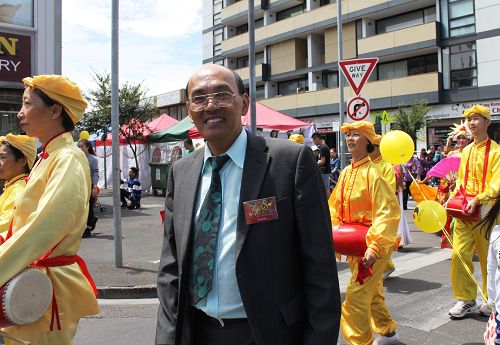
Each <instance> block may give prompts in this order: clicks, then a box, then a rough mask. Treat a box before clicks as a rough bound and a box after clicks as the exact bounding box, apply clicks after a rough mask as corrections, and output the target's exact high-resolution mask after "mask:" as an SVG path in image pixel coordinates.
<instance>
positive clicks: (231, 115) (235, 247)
mask: <svg viewBox="0 0 500 345" xmlns="http://www.w3.org/2000/svg"><path fill="white" fill-rule="evenodd" d="M186 93H187V94H186V96H187V97H186V98H187V104H186V107H187V110H188V112H189V116H190V117H191V118H192V120H193V123H194V125H195V126H196V128H197V129H198V130H199V132H200V135H201V136H203V137H204V138H205V139H206V145H205V148H204V149H201V150H198V151H195V152H193V153H192V154H190V155H188V156H186V157H184V158H182V159H181V160H179V161H178V162H175V163H174V164H173V165H172V167H171V169H170V172H169V177H168V180H167V181H168V186H167V194H166V200H165V228H164V242H163V248H162V253H161V258H160V265H159V272H158V297H159V300H160V307H159V310H158V322H157V326H156V344H177V345H179V344H184V345H221V344H237V345H247V344H256V345H261V344H268V345H271V344H272V345H304V344H314V345H331V344H336V343H337V338H338V331H339V322H340V293H339V286H338V277H337V268H336V263H335V257H334V251H333V242H332V235H331V231H330V229H331V224H330V219H329V215H328V204H327V200H326V195H325V193H324V192H323V189H324V187H323V184H322V181H321V176H320V173H319V171H318V169H317V168H316V166H315V165H316V164H315V162H314V160H313V158H312V155H311V150H310V148H309V147H308V146H306V145H298V144H295V143H292V142H290V141H289V140H279V139H273V138H263V137H260V136H254V135H252V134H250V133H247V132H246V130H245V129H244V128H243V127H242V123H241V117H242V115H244V114H246V112H247V110H248V107H249V103H250V101H249V96H248V95H247V94H246V93H245V88H244V85H243V81H242V80H241V78H240V76H238V75H237V74H236V73H235V72H233V71H231V70H230V69H228V68H226V67H223V66H219V65H215V64H207V65H204V66H202V67H201V68H200V69H198V70H197V71H196V72H195V73H194V74H193V76H192V77H191V79H190V80H189V83H188V85H187V87H186Z"/></svg>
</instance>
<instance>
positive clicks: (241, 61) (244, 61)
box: [236, 52, 264, 69]
mask: <svg viewBox="0 0 500 345" xmlns="http://www.w3.org/2000/svg"><path fill="white" fill-rule="evenodd" d="M248 61H249V59H248V55H247V56H242V57H239V58H237V59H236V68H237V69H240V68H245V67H248V63H249V62H248ZM263 63H264V52H258V53H255V65H260V64H263Z"/></svg>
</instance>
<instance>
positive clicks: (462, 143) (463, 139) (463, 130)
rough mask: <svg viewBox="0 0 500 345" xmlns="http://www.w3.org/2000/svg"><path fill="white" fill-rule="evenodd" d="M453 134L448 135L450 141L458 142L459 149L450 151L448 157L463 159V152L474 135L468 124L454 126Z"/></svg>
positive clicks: (461, 123) (452, 128)
mask: <svg viewBox="0 0 500 345" xmlns="http://www.w3.org/2000/svg"><path fill="white" fill-rule="evenodd" d="M451 130H452V131H451V132H450V134H448V137H449V139H451V140H453V141H456V142H457V144H458V147H457V148H456V149H455V150H452V151H448V153H447V154H446V157H461V155H462V151H463V150H464V149H465V147H466V146H467V145H469V144H470V142H471V140H472V134H471V132H470V129H469V127H468V126H467V124H465V123H463V122H460V124H456V123H455V124H453V127H451Z"/></svg>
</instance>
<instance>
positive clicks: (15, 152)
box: [0, 141, 31, 174]
mask: <svg viewBox="0 0 500 345" xmlns="http://www.w3.org/2000/svg"><path fill="white" fill-rule="evenodd" d="M0 144H1V145H5V147H7V148H8V149H9V150H10V152H12V154H13V155H14V159H15V160H16V162H17V161H19V160H20V159H22V158H24V159H26V164H25V165H24V173H25V174H29V173H30V171H31V169H30V168H29V166H28V159H27V158H26V156H25V155H24V154H23V153H22V152H21V150H19V149H18V148H17V147H14V146H12V145H11V144H10V143H9V142H8V141H2V142H1V143H0Z"/></svg>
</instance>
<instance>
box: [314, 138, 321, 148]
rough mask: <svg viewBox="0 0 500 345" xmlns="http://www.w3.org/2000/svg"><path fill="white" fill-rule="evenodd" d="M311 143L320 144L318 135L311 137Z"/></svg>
mask: <svg viewBox="0 0 500 345" xmlns="http://www.w3.org/2000/svg"><path fill="white" fill-rule="evenodd" d="M313 143H314V145H316V146H318V145H321V139H320V138H318V137H314V138H313Z"/></svg>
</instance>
